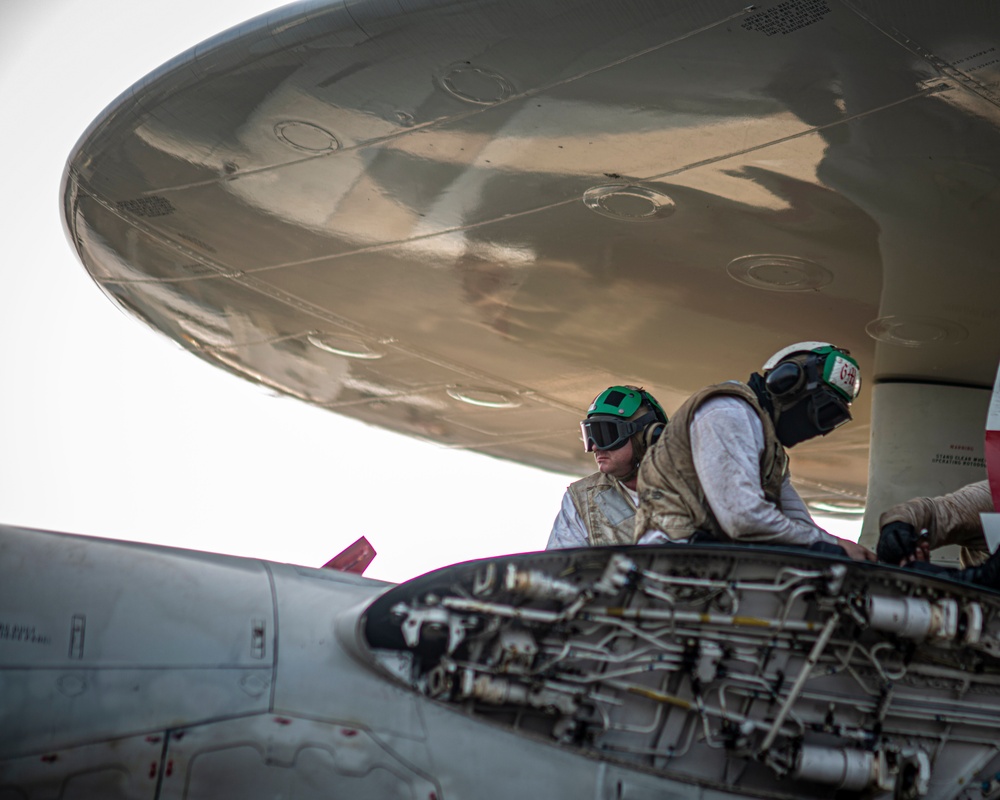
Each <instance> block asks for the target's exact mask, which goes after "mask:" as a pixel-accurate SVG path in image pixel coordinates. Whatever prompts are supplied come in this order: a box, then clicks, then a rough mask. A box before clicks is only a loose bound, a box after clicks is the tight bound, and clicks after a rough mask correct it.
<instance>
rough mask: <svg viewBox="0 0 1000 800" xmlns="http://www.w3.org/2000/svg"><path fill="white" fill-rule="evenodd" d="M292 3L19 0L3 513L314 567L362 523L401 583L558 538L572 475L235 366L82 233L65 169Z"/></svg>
mask: <svg viewBox="0 0 1000 800" xmlns="http://www.w3.org/2000/svg"><path fill="white" fill-rule="evenodd" d="M277 5H278V4H275V3H273V2H267V1H266V0H241V2H238V3H237V2H231V1H230V0H213V2H211V3H206V2H204V0H198V2H195V0H172V2H170V3H136V2H125V1H124V0H99V1H98V2H94V1H93V0H89V1H83V0H3V2H2V5H0V109H2V111H0V113H2V115H3V116H2V119H3V124H2V125H0V152H2V153H3V154H4V166H3V170H2V173H0V174H2V176H3V178H2V187H3V190H2V191H0V219H2V220H3V226H2V228H0V231H2V237H3V238H2V249H0V253H2V254H3V262H2V265H0V522H2V523H6V524H12V525H22V526H27V527H34V528H42V529H48V530H60V531H66V532H72V533H83V534H88V535H94V536H107V537H111V538H119V539H132V540H138V541H148V542H153V543H158V544H169V545H174V546H179V547H190V548H195V549H199V550H210V551H214V552H223V553H232V554H235V555H244V556H252V557H256V558H264V559H268V560H272V561H285V562H292V563H297V564H304V565H307V566H319V565H321V564H322V563H324V562H325V561H327V560H328V559H329V558H330V557H331V556H333V555H335V554H336V553H338V552H339V551H340V550H342V549H343V548H344V547H346V546H347V545H349V544H350V543H351V542H353V541H354V540H355V539H356V538H357V537H358V536H361V535H362V534H363V535H365V536H367V537H368V539H369V541H371V543H372V544H373V545H374V547H375V549H376V550H377V551H378V553H379V554H378V556H377V557H376V558H375V561H374V562H373V563H372V566H371V567H370V568H369V569H368V571H367V572H366V575H367V576H369V577H373V578H381V579H384V580H391V581H401V580H405V579H407V578H410V577H413V576H414V575H418V574H420V573H422V572H425V571H427V570H430V569H435V568H437V567H441V566H445V565H447V564H450V563H454V562H456V561H464V560H467V559H471V558H480V557H484V556H490V555H498V554H502V553H510V552H520V551H525V550H534V549H539V548H541V547H544V544H545V540H546V538H547V536H548V531H549V528H550V527H551V524H552V520H553V518H554V516H555V514H556V512H557V510H558V507H559V501H560V498H561V495H562V492H563V490H564V488H565V486H566V483H567V482H568V479H567V477H566V476H560V475H553V474H551V473H546V472H541V471H538V470H534V469H530V468H526V467H521V466H517V465H513V464H509V463H505V462H501V461H498V460H495V459H490V458H487V457H484V456H479V455H470V454H466V453H461V452H458V451H453V450H448V449H445V448H441V447H437V446H435V445H430V444H426V443H422V442H418V441H415V440H412V439H407V438H405V437H401V436H398V435H395V434H391V433H387V432H384V431H381V430H379V429H377V428H371V427H368V426H365V425H362V424H360V423H357V422H354V421H351V420H348V419H345V418H343V417H338V416H335V415H333V414H331V413H329V412H325V411H320V410H319V409H315V408H312V407H310V406H307V405H305V404H303V403H300V402H298V401H295V400H292V399H288V398H283V397H275V396H273V395H271V394H270V393H268V392H267V391H265V390H263V389H260V388H258V387H255V386H253V385H251V384H250V383H247V382H245V381H242V380H240V379H238V378H235V377H233V376H231V375H229V374H228V373H225V372H222V371H221V370H218V369H215V368H213V367H211V366H209V365H208V364H205V363H204V362H202V361H200V360H199V359H197V358H196V357H194V356H192V355H190V354H188V353H187V352H185V351H183V350H182V349H181V348H180V347H179V346H178V345H175V344H174V343H173V342H171V341H169V340H168V339H166V338H165V337H163V336H161V335H160V334H157V333H154V332H153V331H152V330H150V329H149V328H147V327H146V326H145V325H143V324H141V323H140V322H138V321H136V320H134V319H132V318H131V317H126V316H125V315H124V314H123V313H121V312H119V311H118V310H117V308H116V306H114V305H113V304H112V303H111V302H110V301H109V300H108V299H107V298H105V296H104V295H103V294H102V293H101V291H100V290H99V289H98V288H97V286H96V285H95V284H94V283H93V282H92V281H91V280H90V278H89V276H88V275H87V273H86V271H85V270H84V268H83V267H82V266H81V265H80V263H79V261H78V260H77V258H76V256H75V254H74V252H73V250H72V248H71V247H70V245H69V243H68V241H67V239H66V236H65V233H64V232H63V229H62V223H61V217H60V202H61V197H60V193H59V187H60V180H61V177H62V172H63V167H64V165H65V162H66V158H67V157H68V155H69V152H70V150H71V149H72V147H73V145H74V144H75V142H76V140H77V139H78V138H79V136H80V135H81V134H82V133H83V131H84V129H85V128H86V127H87V126H88V125H89V124H90V122H91V121H92V120H93V119H94V118H95V117H96V116H97V115H98V114H99V113H100V112H101V110H102V109H103V108H104V107H105V106H106V105H107V104H109V103H110V102H111V101H112V100H114V99H115V98H116V97H117V96H118V95H119V94H120V93H121V92H122V91H124V90H125V89H127V88H128V87H129V86H130V85H132V84H133V83H134V82H135V81H137V80H138V79H139V78H141V77H142V76H143V75H145V74H146V73H148V72H150V71H152V70H153V69H155V68H156V67H158V66H159V65H160V64H162V63H163V62H165V61H167V60H168V59H170V58H172V57H173V56H175V55H177V54H178V53H180V52H181V51H183V50H185V49H187V48H188V47H190V46H192V45H194V44H196V43H198V42H200V41H202V40H204V39H206V38H208V37H209V36H212V35H214V34H215V33H218V32H220V31H222V30H224V29H226V28H229V27H231V26H233V25H236V24H238V23H240V22H243V21H244V20H246V19H249V18H251V17H254V16H256V15H258V14H260V13H263V12H264V11H267V10H269V9H270V8H272V7H277ZM602 388H604V387H602V386H595V388H594V391H595V393H596V392H597V391H599V390H600V389H602ZM852 525H853V527H850V526H849V527H848V529H846V530H850V531H853V538H856V537H857V532H856V527H857V526H856V525H855V524H853V523H852ZM828 527H831V530H833V527H832V526H828ZM834 532H836V533H840V534H841V535H847V534H846V533H845V532H844V530H834Z"/></svg>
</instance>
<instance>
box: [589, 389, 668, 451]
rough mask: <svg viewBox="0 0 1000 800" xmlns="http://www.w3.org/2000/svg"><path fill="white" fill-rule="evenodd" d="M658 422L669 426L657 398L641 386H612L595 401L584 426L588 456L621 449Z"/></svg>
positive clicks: (591, 405)
mask: <svg viewBox="0 0 1000 800" xmlns="http://www.w3.org/2000/svg"><path fill="white" fill-rule="evenodd" d="M656 422H659V423H663V424H666V422H667V415H666V413H665V412H664V410H663V408H662V406H660V404H659V403H658V402H656V398H655V397H653V395H651V394H650V393H649V392H647V391H645V390H644V389H641V388H639V387H637V386H609V387H608V388H607V389H605V390H604V391H603V392H601V393H600V394H599V395H597V397H595V398H594V402H593V403H591V404H590V408H589V409H587V418H586V419H585V420H583V421H582V422H581V423H580V430H581V431H582V432H583V448H584V450H586V451H587V452H588V453H589V452H590V451H591V450H617V449H618V448H619V447H623V446H624V445H625V443H626V442H627V441H628V440H629V439H630V438H631V437H633V436H635V435H636V434H637V433H641V432H642V431H644V430H645V428H646V426H647V425H651V424H653V423H656ZM638 455H640V456H641V454H638Z"/></svg>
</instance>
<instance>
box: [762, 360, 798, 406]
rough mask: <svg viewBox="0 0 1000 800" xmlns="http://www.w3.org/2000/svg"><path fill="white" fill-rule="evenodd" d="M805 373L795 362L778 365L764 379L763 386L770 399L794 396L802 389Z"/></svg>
mask: <svg viewBox="0 0 1000 800" xmlns="http://www.w3.org/2000/svg"><path fill="white" fill-rule="evenodd" d="M804 379H805V371H804V370H803V369H802V365H801V364H798V363H796V362H795V361H785V362H784V363H782V364H778V366H776V367H775V368H774V369H772V370H771V371H770V372H769V373H767V376H766V377H765V378H764V385H765V386H766V387H767V391H768V392H770V394H771V396H772V397H777V398H782V397H788V396H789V395H791V394H794V393H795V392H796V391H797V390H798V389H800V388H801V387H802V383H803V381H804Z"/></svg>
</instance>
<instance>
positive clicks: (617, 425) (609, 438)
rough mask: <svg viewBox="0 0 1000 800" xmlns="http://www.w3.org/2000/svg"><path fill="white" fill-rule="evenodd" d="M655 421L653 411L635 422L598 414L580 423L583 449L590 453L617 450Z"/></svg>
mask: <svg viewBox="0 0 1000 800" xmlns="http://www.w3.org/2000/svg"><path fill="white" fill-rule="evenodd" d="M655 419H656V414H654V413H653V412H652V411H650V412H649V413H648V414H643V415H642V416H641V417H639V419H633V420H627V419H619V418H618V417H610V416H602V415H596V414H595V415H594V416H592V417H587V418H586V419H585V420H583V421H582V422H581V423H580V431H581V433H582V434H583V449H584V450H585V451H586V452H588V453H589V452H591V451H592V450H617V449H618V448H619V447H624V446H625V442H627V441H628V440H629V439H630V438H632V436H634V435H635V434H637V433H638V432H639V431H641V430H642V429H643V428H645V427H646V425H648V424H649V423H650V422H652V421H653V420H655Z"/></svg>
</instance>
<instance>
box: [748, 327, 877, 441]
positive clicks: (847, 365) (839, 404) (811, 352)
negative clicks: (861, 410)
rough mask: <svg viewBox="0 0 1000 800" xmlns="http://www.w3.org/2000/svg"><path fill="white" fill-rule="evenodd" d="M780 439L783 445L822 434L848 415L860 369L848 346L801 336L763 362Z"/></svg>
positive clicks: (855, 395) (855, 391)
mask: <svg viewBox="0 0 1000 800" xmlns="http://www.w3.org/2000/svg"><path fill="white" fill-rule="evenodd" d="M762 372H763V374H764V386H765V387H766V389H767V392H768V394H769V395H770V396H771V400H772V401H773V403H774V423H775V429H776V431H777V434H778V439H779V440H780V441H781V443H782V444H783V445H785V446H786V447H791V446H792V445H794V444H798V443H799V442H802V441H805V440H806V439H811V438H813V437H814V436H825V435H826V434H828V433H829V432H830V431H832V430H834V429H835V428H839V427H840V426H841V425H843V424H844V423H845V422H849V421H850V419H851V403H852V402H853V401H854V399H855V398H856V397H857V396H858V392H860V391H861V370H860V369H859V367H858V362H857V361H855V360H854V359H853V358H852V357H851V354H850V353H849V352H848V351H847V350H843V349H841V348H839V347H835V346H834V345H832V344H830V343H829V342H799V343H798V344H793V345H790V346H789V347H785V348H782V349H781V350H779V351H778V352H777V353H775V354H774V355H773V356H771V357H770V358H769V359H768V360H767V361H766V362H765V364H764V367H763V370H762Z"/></svg>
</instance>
